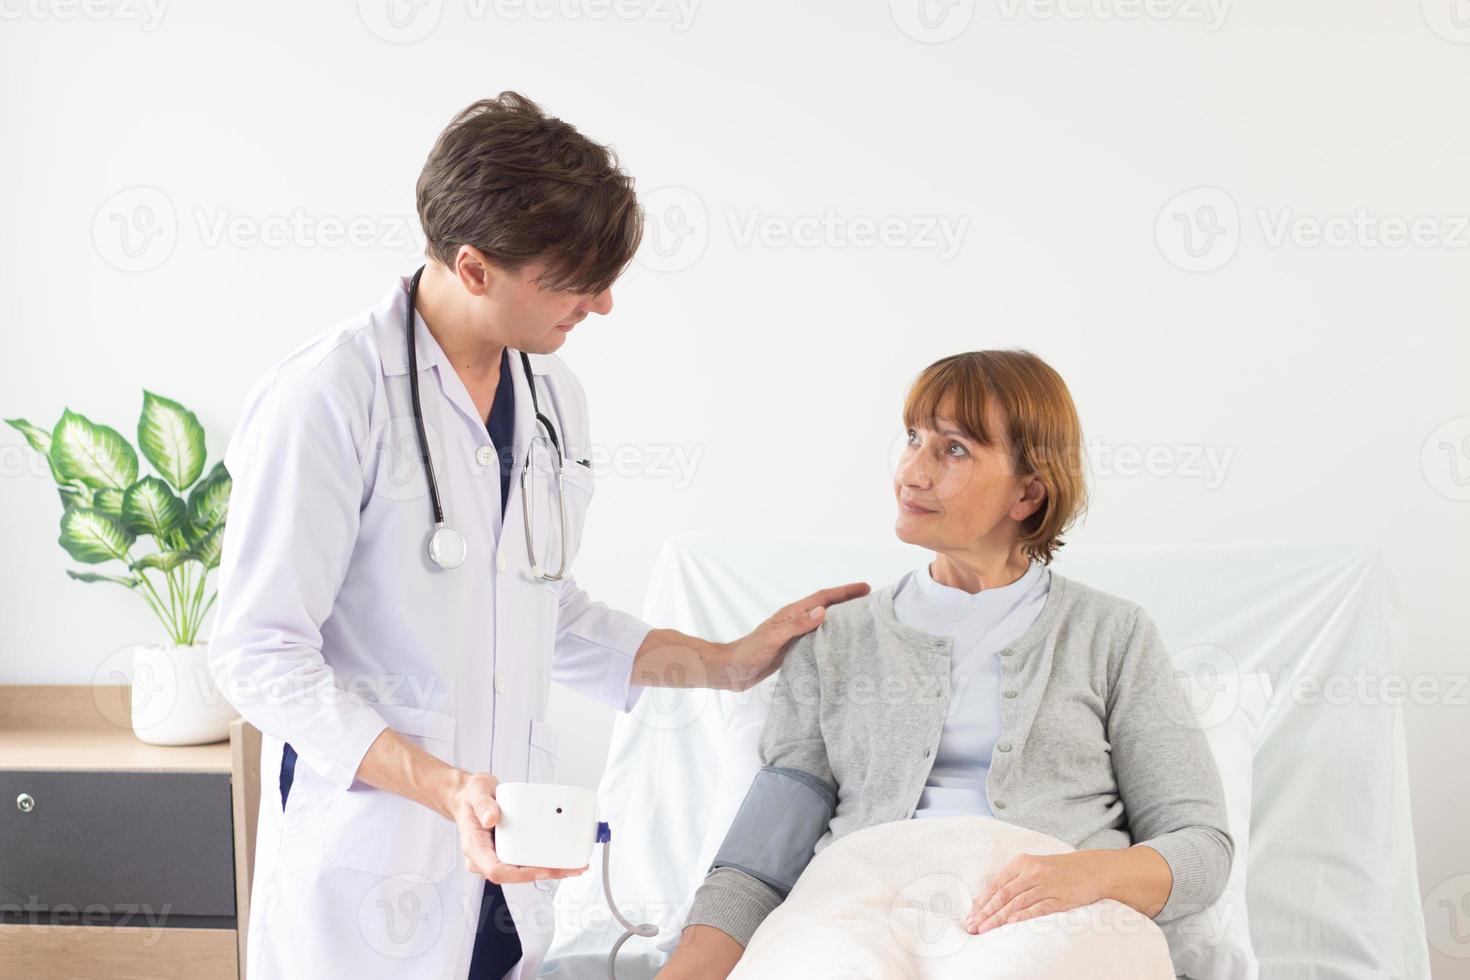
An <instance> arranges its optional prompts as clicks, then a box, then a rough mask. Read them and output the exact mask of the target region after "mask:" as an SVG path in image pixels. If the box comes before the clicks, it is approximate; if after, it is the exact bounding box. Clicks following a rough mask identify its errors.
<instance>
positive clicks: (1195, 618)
mask: <svg viewBox="0 0 1470 980" xmlns="http://www.w3.org/2000/svg"><path fill="white" fill-rule="evenodd" d="M925 560H926V553H924V552H921V551H917V550H914V549H911V548H908V547H906V546H904V545H902V544H898V543H894V544H885V543H879V544H873V543H861V542H842V541H818V540H810V541H801V540H785V539H783V540H777V539H760V538H754V537H749V536H732V535H719V534H698V535H686V536H681V537H678V538H675V539H672V540H670V541H669V542H668V543H667V544H666V546H665V547H664V550H663V552H662V554H661V555H660V558H659V561H658V564H657V565H656V567H655V570H654V575H653V579H652V581H651V583H650V588H649V595H648V600H647V602H646V604H645V610H644V612H645V617H646V618H647V619H648V620H649V621H650V622H654V623H657V624H659V625H665V626H672V627H675V628H678V629H682V630H685V631H687V632H690V633H695V634H698V635H702V636H706V637H709V638H712V639H730V638H733V637H736V636H739V635H741V634H743V633H744V632H745V631H747V630H748V629H749V628H750V627H751V626H753V625H754V624H755V623H757V622H759V621H760V620H761V619H763V618H764V617H765V616H767V615H769V614H770V612H772V611H773V610H774V609H775V608H777V607H778V606H779V605H781V604H783V603H785V602H788V601H790V600H792V599H793V598H796V597H798V596H800V595H802V594H805V593H807V592H810V591H812V590H814V589H817V588H820V587H822V586H827V585H835V584H838V583H841V582H847V581H853V580H865V581H868V582H870V583H871V584H873V585H874V586H875V587H877V586H881V585H884V584H887V583H889V582H892V581H894V580H896V579H897V578H898V577H899V576H900V575H902V574H903V573H904V572H906V571H908V570H909V569H911V568H914V567H916V566H917V565H919V564H920V563H922V562H924V561H925ZM1055 567H1056V569H1057V571H1058V572H1059V573H1060V574H1063V575H1067V576H1070V577H1072V578H1075V579H1078V580H1080V581H1082V582H1085V583H1087V584H1089V585H1092V586H1094V587H1096V588H1100V589H1103V590H1105V591H1108V592H1112V593H1114V594H1116V595H1120V596H1123V597H1126V598H1128V599H1131V600H1133V601H1135V602H1138V603H1139V604H1140V605H1142V606H1143V607H1144V609H1145V610H1147V611H1148V613H1149V615H1150V616H1151V617H1152V618H1153V620H1154V621H1155V622H1156V623H1157V624H1158V626H1159V629H1160V630H1161V631H1162V633H1163V636H1164V639H1165V641H1166V642H1167V643H1168V645H1169V649H1170V650H1171V652H1172V653H1173V655H1174V658H1175V662H1176V663H1177V664H1178V665H1179V666H1180V667H1181V669H1188V670H1191V671H1195V672H1196V673H1197V675H1199V676H1203V677H1209V676H1210V675H1211V671H1212V670H1214V669H1215V668H1220V669H1221V671H1222V672H1226V671H1235V670H1240V671H1265V672H1266V673H1267V674H1269V676H1270V678H1271V680H1272V683H1273V690H1272V693H1271V700H1270V702H1269V703H1268V705H1267V707H1266V711H1265V716H1264V719H1263V723H1262V729H1261V734H1260V738H1259V741H1258V744H1257V746H1256V757H1255V778H1254V785H1253V797H1254V801H1255V802H1254V805H1253V807H1252V821H1251V841H1250V849H1251V853H1250V862H1249V868H1248V871H1249V876H1248V903H1249V908H1250V928H1251V937H1252V942H1253V945H1254V946H1255V950H1256V954H1257V956H1258V957H1259V958H1260V962H1261V976H1262V977H1263V978H1265V980H1278V978H1279V980H1286V978H1291V980H1297V978H1301V980H1338V978H1341V980H1369V978H1372V980H1382V978H1385V977H1402V978H1406V980H1420V978H1428V976H1429V965H1428V952H1427V947H1426V943H1425V933H1424V922H1423V915H1422V910H1421V906H1420V897H1419V888H1418V878H1417V871H1416V866H1415V856H1414V844H1413V832H1412V827H1411V823H1410V815H1409V796H1408V773H1407V769H1406V765H1405V749H1404V737H1403V729H1402V721H1401V718H1400V710H1399V708H1398V707H1397V706H1396V705H1395V704H1393V703H1391V701H1392V700H1393V699H1392V697H1391V696H1390V695H1391V693H1392V692H1391V691H1388V690H1385V689H1384V688H1383V686H1382V681H1383V679H1384V678H1385V677H1386V676H1393V675H1401V674H1402V670H1401V668H1400V666H1399V662H1398V658H1399V655H1400V653H1401V650H1402V644H1401V642H1400V640H1401V629H1400V627H1399V621H1398V616H1397V613H1396V602H1395V597H1394V590H1393V586H1392V583H1391V580H1390V578H1389V575H1388V572H1387V569H1386V568H1385V566H1384V563H1383V561H1382V559H1381V557H1380V556H1379V554H1378V553H1377V551H1376V549H1373V548H1371V547H1368V546H1363V545H1336V544H1301V545H1225V546H1221V545H1209V546H1190V545H1179V546H1165V547H1151V548H1093V549H1084V548H1075V547H1068V548H1067V549H1066V550H1065V551H1064V552H1063V553H1062V555H1061V556H1060V557H1059V558H1058V560H1057V562H1056V566H1055ZM1298 685H1307V686H1306V687H1298ZM1313 685H1315V686H1313ZM1294 692H1297V693H1294ZM1324 692H1325V693H1324ZM1222 696H1223V697H1226V698H1228V697H1229V691H1228V690H1227V691H1224V692H1223V694H1222ZM734 697H735V696H732V695H727V694H716V693H713V692H708V691H681V692H680V691H665V690H651V691H649V692H647V693H646V694H645V695H644V697H643V699H642V701H641V702H640V704H639V705H638V708H637V710H636V711H635V712H634V713H633V714H632V715H628V716H620V717H619V718H618V721H617V724H616V726H615V728H614V731H613V739H612V747H611V752H610V754H609V759H608V767H607V770H606V772H605V774H604V776H603V779H602V782H601V785H600V787H599V795H600V797H601V805H602V809H603V814H604V819H607V820H608V821H609V822H610V823H611V825H612V828H613V854H612V863H613V871H612V875H613V886H614V893H615V895H616V897H617V898H618V901H619V903H620V905H621V906H622V907H623V908H624V910H625V913H627V914H629V915H630V917H635V918H634V921H653V922H655V923H658V924H660V925H661V926H662V925H667V924H668V923H670V922H671V920H672V919H673V916H674V915H675V913H676V912H677V910H678V909H679V908H680V907H681V906H682V905H683V903H684V900H685V899H686V898H687V897H688V895H689V894H690V892H691V891H692V890H693V889H694V888H695V887H697V885H698V883H699V881H700V880H701V879H702V878H703V874H704V870H705V869H704V868H701V867H698V866H697V864H698V860H699V854H700V849H701V845H702V844H703V843H704V838H705V831H706V828H705V821H704V820H703V819H702V818H703V817H704V815H705V814H707V813H708V812H709V811H710V809H711V808H712V806H713V802H714V794H715V792H716V787H717V784H718V777H719V772H720V768H721V765H722V753H723V752H724V749H725V745H724V744H723V743H724V731H725V711H726V708H727V706H729V705H731V704H732V703H733V699H734ZM556 907H557V920H556V921H557V927H558V934H557V938H556V940H555V942H554V943H553V946H552V949H551V955H550V956H549V957H548V959H547V964H546V968H545V970H544V971H543V974H542V975H543V976H553V977H558V978H562V980H591V978H594V977H597V978H601V977H605V976H606V967H605V963H604V961H605V957H606V952H607V950H608V949H609V948H610V947H611V945H612V943H613V941H614V940H615V939H616V938H617V936H618V935H619V934H620V932H621V930H620V929H619V928H618V927H617V925H616V923H615V922H612V921H611V917H610V916H607V915H606V914H603V913H602V912H601V907H602V899H601V877H600V874H598V863H597V862H593V867H592V869H591V870H589V872H588V873H587V874H586V875H583V876H581V877H579V878H574V879H568V880H566V881H564V882H562V884H561V886H560V888H559V889H558V895H557V899H556ZM664 938H667V935H666V936H664V937H660V938H659V939H647V940H645V939H639V938H634V939H631V940H629V941H628V943H627V944H626V945H625V946H624V947H623V951H622V955H621V956H620V958H619V963H620V966H619V977H621V978H623V980H634V978H639V977H651V976H652V974H653V973H654V972H655V971H656V969H657V967H658V965H659V964H660V963H661V962H662V961H663V959H664V956H665V954H663V953H661V952H659V951H658V950H657V948H656V947H657V944H658V943H659V942H660V941H661V940H662V939H664Z"/></svg>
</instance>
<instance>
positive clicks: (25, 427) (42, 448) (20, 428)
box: [5, 419, 51, 456]
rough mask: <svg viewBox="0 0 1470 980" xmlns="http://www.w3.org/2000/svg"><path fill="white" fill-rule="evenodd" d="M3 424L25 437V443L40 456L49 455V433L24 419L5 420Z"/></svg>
mask: <svg viewBox="0 0 1470 980" xmlns="http://www.w3.org/2000/svg"><path fill="white" fill-rule="evenodd" d="M5 424H6V425H8V426H10V427H11V428H12V429H15V430H16V431H17V432H19V433H20V434H21V435H23V436H25V437H26V442H28V443H30V444H31V448H32V449H34V450H35V451H36V452H38V453H40V454H41V455H42V456H47V455H50V453H51V433H49V432H47V431H46V430H45V429H43V428H41V427H40V426H38V425H32V424H31V423H29V422H27V421H26V420H25V419H6V420H5Z"/></svg>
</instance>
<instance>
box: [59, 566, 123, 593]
mask: <svg viewBox="0 0 1470 980" xmlns="http://www.w3.org/2000/svg"><path fill="white" fill-rule="evenodd" d="M66 574H68V575H70V576H71V577H72V578H74V579H76V580H77V581H78V582H116V583H117V584H118V585H125V586H127V587H128V588H130V589H136V588H137V587H138V586H139V585H140V584H141V583H142V579H140V578H138V577H137V576H136V575H133V576H128V577H124V576H122V575H99V574H98V573H96V572H74V571H72V570H71V569H69V568H68V569H67V570H66Z"/></svg>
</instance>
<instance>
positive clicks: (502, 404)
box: [468, 347, 522, 980]
mask: <svg viewBox="0 0 1470 980" xmlns="http://www.w3.org/2000/svg"><path fill="white" fill-rule="evenodd" d="M510 359H511V351H510V348H509V347H507V348H506V349H505V355H504V356H503V357H502V358H501V359H500V383H499V384H497V385H496V386H495V400H494V401H493V402H491V403H490V420H489V421H488V422H486V423H485V431H487V432H488V433H490V441H491V442H492V443H493V444H494V445H495V454H496V455H497V456H499V457H500V520H501V525H502V526H504V523H505V505H506V503H507V502H508V501H509V500H510V474H511V471H512V470H514V469H515V459H514V456H515V431H516V397H515V383H514V382H513V381H511V377H510ZM521 954H522V949H521V937H520V936H519V935H518V934H517V933H516V925H515V920H513V919H512V918H511V916H510V906H509V905H507V904H506V902H505V893H504V891H502V890H501V888H500V886H499V885H497V884H495V883H494V882H492V881H486V882H485V890H484V894H483V896H482V897H481V899H480V921H479V923H478V925H477V926H476V929H475V947H474V952H473V954H472V955H471V956H470V972H469V977H468V980H500V978H501V977H503V976H505V974H506V973H508V972H510V969H511V967H513V966H515V965H516V963H517V962H518V961H519V960H520V958H521Z"/></svg>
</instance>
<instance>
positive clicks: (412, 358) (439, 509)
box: [406, 266, 464, 561]
mask: <svg viewBox="0 0 1470 980" xmlns="http://www.w3.org/2000/svg"><path fill="white" fill-rule="evenodd" d="M423 274H424V267H423V266H419V270H418V271H417V272H415V273H414V274H413V282H411V283H409V285H408V330H407V331H406V332H407V333H408V390H409V395H410V397H411V399H412V401H413V426H414V429H415V430H416V431H417V432H418V436H419V458H420V460H421V461H422V462H423V464H424V472H425V473H426V474H428V477H429V502H430V503H431V504H432V505H433V507H434V526H435V527H437V528H440V529H441V530H442V529H443V528H444V507H443V506H442V505H441V504H440V503H439V481H438V480H436V479H434V462H433V460H431V459H430V458H429V437H428V434H427V433H425V432H424V411H423V407H422V405H421V404H420V402H419V357H418V351H417V347H418V345H417V344H415V343H414V339H415V338H414V329H413V314H414V307H415V305H416V304H417V302H418V296H419V279H420V278H422V277H423ZM435 533H436V534H437V533H438V532H435ZM455 533H456V534H458V532H455ZM460 542H461V547H462V546H463V542H464V539H463V538H461V539H460ZM433 552H434V541H433V539H432V538H430V539H429V553H430V556H431V557H432V556H433ZM460 560H461V561H462V560H463V557H461V559H460Z"/></svg>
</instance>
